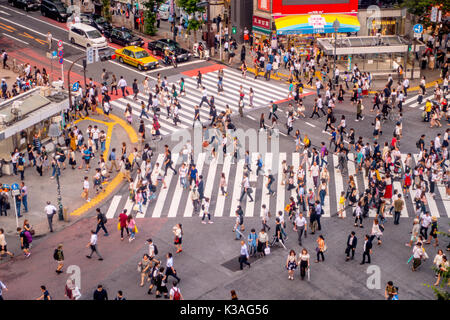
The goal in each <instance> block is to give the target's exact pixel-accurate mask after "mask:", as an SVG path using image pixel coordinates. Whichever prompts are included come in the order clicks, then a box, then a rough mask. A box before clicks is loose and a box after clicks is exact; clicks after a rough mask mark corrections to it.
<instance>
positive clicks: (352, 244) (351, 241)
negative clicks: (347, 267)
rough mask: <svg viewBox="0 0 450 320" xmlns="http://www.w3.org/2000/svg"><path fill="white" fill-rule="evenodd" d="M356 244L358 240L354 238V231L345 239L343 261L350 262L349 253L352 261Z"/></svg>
mask: <svg viewBox="0 0 450 320" xmlns="http://www.w3.org/2000/svg"><path fill="white" fill-rule="evenodd" d="M357 243H358V238H357V237H356V236H355V231H352V233H351V234H349V235H348V238H347V249H345V253H346V254H347V258H346V259H345V261H348V260H350V252H351V253H352V260H353V258H354V257H355V249H356V244H357Z"/></svg>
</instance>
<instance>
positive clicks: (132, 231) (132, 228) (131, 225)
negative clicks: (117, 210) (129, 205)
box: [127, 213, 137, 242]
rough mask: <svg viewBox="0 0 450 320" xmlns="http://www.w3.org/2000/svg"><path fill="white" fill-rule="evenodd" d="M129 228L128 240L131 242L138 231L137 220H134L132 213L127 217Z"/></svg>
mask: <svg viewBox="0 0 450 320" xmlns="http://www.w3.org/2000/svg"><path fill="white" fill-rule="evenodd" d="M127 228H128V230H129V231H130V238H129V239H128V242H131V241H133V240H134V239H135V238H136V233H137V227H136V220H134V218H133V215H132V214H131V213H130V214H129V215H128V217H127Z"/></svg>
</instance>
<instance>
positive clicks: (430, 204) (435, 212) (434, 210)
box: [413, 154, 440, 218]
mask: <svg viewBox="0 0 450 320" xmlns="http://www.w3.org/2000/svg"><path fill="white" fill-rule="evenodd" d="M413 157H414V161H415V162H416V165H417V164H418V163H419V155H418V154H414V155H413ZM435 191H436V190H435ZM425 197H426V199H427V203H428V207H429V209H430V213H431V215H432V216H433V217H437V218H439V217H440V215H439V211H438V208H437V205H436V201H435V200H434V198H433V197H432V196H431V195H430V194H429V193H428V192H425Z"/></svg>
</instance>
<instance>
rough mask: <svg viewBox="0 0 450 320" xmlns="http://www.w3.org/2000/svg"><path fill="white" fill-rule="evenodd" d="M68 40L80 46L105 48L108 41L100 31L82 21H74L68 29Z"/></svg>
mask: <svg viewBox="0 0 450 320" xmlns="http://www.w3.org/2000/svg"><path fill="white" fill-rule="evenodd" d="M69 40H70V42H71V43H72V44H78V45H80V46H82V47H85V48H87V47H93V48H106V47H107V46H108V43H107V42H106V39H105V37H103V36H102V34H101V33H100V31H98V30H97V29H95V28H94V27H91V26H88V25H87V24H84V23H74V24H72V25H71V26H70V29H69Z"/></svg>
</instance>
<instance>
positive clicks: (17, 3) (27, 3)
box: [8, 0, 40, 11]
mask: <svg viewBox="0 0 450 320" xmlns="http://www.w3.org/2000/svg"><path fill="white" fill-rule="evenodd" d="M8 2H9V3H11V5H13V6H14V7H17V8H20V9H24V10H25V11H30V10H39V7H40V3H39V1H38V0H8Z"/></svg>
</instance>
